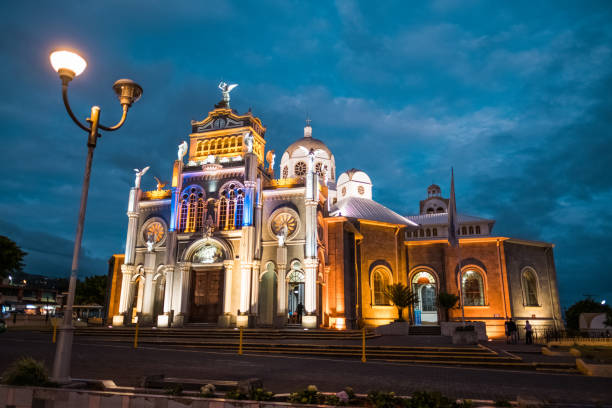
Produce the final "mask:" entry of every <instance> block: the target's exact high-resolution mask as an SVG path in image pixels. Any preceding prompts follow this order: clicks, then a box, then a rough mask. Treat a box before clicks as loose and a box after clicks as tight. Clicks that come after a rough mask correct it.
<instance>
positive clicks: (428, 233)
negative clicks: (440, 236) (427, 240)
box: [425, 228, 431, 237]
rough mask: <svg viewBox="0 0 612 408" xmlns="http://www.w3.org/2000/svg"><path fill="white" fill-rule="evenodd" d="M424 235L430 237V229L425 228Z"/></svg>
mask: <svg viewBox="0 0 612 408" xmlns="http://www.w3.org/2000/svg"><path fill="white" fill-rule="evenodd" d="M425 235H426V236H428V237H431V230H430V229H429V228H427V229H426V230H425Z"/></svg>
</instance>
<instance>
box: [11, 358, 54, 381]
mask: <svg viewBox="0 0 612 408" xmlns="http://www.w3.org/2000/svg"><path fill="white" fill-rule="evenodd" d="M2 383H3V384H8V385H30V386H39V387H40V386H45V385H50V383H49V374H48V373H47V369H46V368H45V365H44V364H43V363H42V362H41V361H36V360H34V359H33V358H32V357H21V358H19V359H17V360H15V361H14V362H13V364H11V365H10V366H9V368H7V369H6V371H5V372H4V373H3V374H2Z"/></svg>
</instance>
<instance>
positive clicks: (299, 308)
mask: <svg viewBox="0 0 612 408" xmlns="http://www.w3.org/2000/svg"><path fill="white" fill-rule="evenodd" d="M296 312H297V318H298V323H302V313H303V312H304V305H303V304H301V303H298V305H297V310H296Z"/></svg>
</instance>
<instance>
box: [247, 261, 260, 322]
mask: <svg viewBox="0 0 612 408" xmlns="http://www.w3.org/2000/svg"><path fill="white" fill-rule="evenodd" d="M259 267H260V262H259V261H258V260H255V261H253V270H252V272H251V305H250V307H249V311H250V314H252V315H257V314H258V313H259V276H260V274H261V271H260V270H259Z"/></svg>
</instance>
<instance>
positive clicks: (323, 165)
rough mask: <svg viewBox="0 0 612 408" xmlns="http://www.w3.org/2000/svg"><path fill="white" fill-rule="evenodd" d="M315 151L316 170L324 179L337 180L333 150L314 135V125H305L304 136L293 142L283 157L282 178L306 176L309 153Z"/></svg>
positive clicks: (281, 164) (281, 165)
mask: <svg viewBox="0 0 612 408" xmlns="http://www.w3.org/2000/svg"><path fill="white" fill-rule="evenodd" d="M311 151H312V152H314V157H315V163H314V166H315V169H314V171H315V172H316V173H317V174H318V175H319V178H320V179H321V180H322V182H323V180H325V179H327V180H331V181H335V180H336V163H335V159H334V155H333V154H332V152H331V150H329V148H328V147H327V145H325V143H323V142H322V141H321V140H319V139H315V138H313V137H312V127H310V125H309V124H307V125H306V126H305V127H304V137H302V138H300V139H298V140H296V141H295V142H293V143H291V145H290V146H289V147H288V148H287V150H285V152H284V153H283V156H282V157H281V163H280V171H281V173H280V174H281V178H284V179H285V178H296V177H297V178H300V177H304V176H305V175H306V173H307V171H308V154H309V153H310V152H311Z"/></svg>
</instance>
